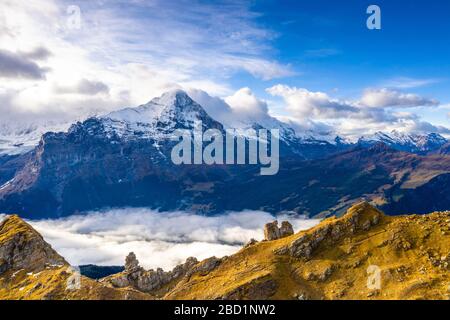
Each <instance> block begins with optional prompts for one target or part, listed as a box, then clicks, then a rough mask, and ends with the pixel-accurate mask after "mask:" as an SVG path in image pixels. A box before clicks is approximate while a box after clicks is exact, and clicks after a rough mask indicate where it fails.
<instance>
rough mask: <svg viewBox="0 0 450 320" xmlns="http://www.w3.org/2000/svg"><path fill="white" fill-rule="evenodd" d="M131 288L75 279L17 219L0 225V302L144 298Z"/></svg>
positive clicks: (65, 263) (73, 270) (51, 251)
mask: <svg viewBox="0 0 450 320" xmlns="http://www.w3.org/2000/svg"><path fill="white" fill-rule="evenodd" d="M148 298H151V297H149V296H148V295H146V294H143V293H140V292H137V291H136V290H132V289H112V288H107V287H105V286H103V285H101V284H98V283H97V282H96V281H94V280H91V279H89V278H86V277H83V276H79V274H78V273H77V272H76V270H75V269H74V268H72V267H71V266H70V265H69V264H68V263H67V262H66V261H65V260H64V258H63V257H61V256H60V255H59V254H58V253H56V252H55V251H54V250H53V249H52V248H51V246H50V245H49V244H48V243H46V242H45V241H44V239H43V238H42V236H41V235H40V234H39V233H38V232H37V231H35V230H34V229H33V228H32V227H31V226H30V225H29V224H27V223H26V222H24V221H23V220H22V219H20V218H19V217H18V216H15V215H12V216H9V217H8V218H6V219H5V220H4V221H3V222H2V223H1V224H0V299H33V300H35V299H36V300H38V299H39V300H41V299H45V300H54V299H58V300H59V299H148Z"/></svg>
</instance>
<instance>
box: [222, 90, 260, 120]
mask: <svg viewBox="0 0 450 320" xmlns="http://www.w3.org/2000/svg"><path fill="white" fill-rule="evenodd" d="M225 102H226V103H228V105H229V106H230V107H231V109H232V111H233V112H235V113H238V114H239V115H243V116H245V117H247V118H249V117H251V118H254V119H258V118H261V117H265V116H267V115H268V111H269V110H268V107H267V103H266V102H265V101H262V100H260V99H258V98H257V97H256V96H255V95H254V94H253V92H252V91H251V90H250V88H242V89H239V90H238V91H236V92H235V93H234V94H233V95H231V96H228V97H226V98H225Z"/></svg>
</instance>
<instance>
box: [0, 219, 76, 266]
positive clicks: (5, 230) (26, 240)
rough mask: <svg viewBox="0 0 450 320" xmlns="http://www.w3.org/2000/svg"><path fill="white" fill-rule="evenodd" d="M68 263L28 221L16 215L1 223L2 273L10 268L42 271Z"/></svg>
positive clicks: (0, 251)
mask: <svg viewBox="0 0 450 320" xmlns="http://www.w3.org/2000/svg"><path fill="white" fill-rule="evenodd" d="M63 265H68V263H67V262H66V261H65V260H64V258H62V257H61V256H60V255H59V254H58V253H56V251H54V250H53V249H52V247H51V246H50V245H49V244H48V243H46V242H45V241H44V239H43V238H42V236H41V235H40V234H39V233H38V232H36V231H35V230H34V229H33V228H32V227H31V226H30V225H29V224H28V223H26V222H25V221H23V220H22V219H20V218H19V217H18V216H16V215H11V216H9V217H7V218H6V219H5V220H4V221H3V222H2V223H1V224H0V274H1V273H3V272H6V271H9V270H21V269H26V270H28V271H35V272H36V271H40V270H43V269H45V268H46V267H47V266H63Z"/></svg>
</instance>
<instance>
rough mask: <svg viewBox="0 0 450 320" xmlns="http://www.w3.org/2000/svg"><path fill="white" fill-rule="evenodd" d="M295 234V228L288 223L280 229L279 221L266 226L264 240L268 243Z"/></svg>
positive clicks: (283, 223)
mask: <svg viewBox="0 0 450 320" xmlns="http://www.w3.org/2000/svg"><path fill="white" fill-rule="evenodd" d="M293 234H294V228H293V227H292V225H291V224H290V223H289V222H288V221H283V222H282V223H281V228H279V227H278V221H277V220H275V221H273V222H270V223H267V224H266V225H265V226H264V239H265V240H267V241H271V240H277V239H281V238H284V237H287V236H290V235H293Z"/></svg>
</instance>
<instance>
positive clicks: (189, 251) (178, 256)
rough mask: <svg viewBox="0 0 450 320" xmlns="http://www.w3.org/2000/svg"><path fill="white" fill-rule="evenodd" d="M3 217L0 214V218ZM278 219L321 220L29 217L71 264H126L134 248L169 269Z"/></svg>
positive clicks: (130, 212) (223, 251) (302, 224)
mask: <svg viewBox="0 0 450 320" xmlns="http://www.w3.org/2000/svg"><path fill="white" fill-rule="evenodd" d="M4 217H5V215H1V214H0V221H1V220H3V219H4ZM275 219H278V221H279V222H280V221H282V220H288V221H289V222H291V223H292V225H293V226H294V230H295V232H298V231H299V230H303V229H308V228H310V227H312V226H314V225H315V224H317V223H318V222H319V220H313V219H305V218H304V217H291V216H289V217H287V216H277V217H274V216H273V215H271V214H269V213H267V212H263V211H241V212H230V213H227V214H223V215H219V216H212V217H208V216H201V215H195V214H192V213H186V212H181V211H177V212H158V211H155V210H150V209H145V208H137V209H136V208H130V209H115V210H108V211H100V212H90V213H87V214H86V215H76V216H70V217H67V218H60V219H54V220H39V221H28V222H29V223H30V224H31V225H32V226H33V227H34V228H35V229H36V230H37V231H38V232H40V233H41V234H42V235H43V237H44V238H45V240H46V241H47V242H49V243H50V244H51V245H52V246H53V248H54V249H55V250H56V251H58V253H59V254H61V255H62V256H63V257H65V258H66V260H67V261H68V262H69V263H70V264H72V265H84V264H96V265H123V264H124V260H125V256H126V255H127V254H128V253H129V252H131V251H133V252H135V253H136V255H137V257H138V259H139V261H140V263H141V265H142V266H143V267H145V268H146V269H150V268H153V269H154V268H158V267H161V268H163V269H164V270H169V269H172V268H173V267H174V266H175V265H177V264H179V263H181V262H184V260H186V258H188V257H190V256H194V257H196V258H197V259H199V260H201V259H204V258H208V257H211V256H216V257H222V256H225V255H230V254H233V253H235V252H236V251H238V250H239V249H240V248H241V247H242V245H243V244H245V243H246V242H248V241H249V240H250V239H251V238H255V239H257V240H261V239H263V227H264V224H265V223H267V222H270V221H273V220H275Z"/></svg>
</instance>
